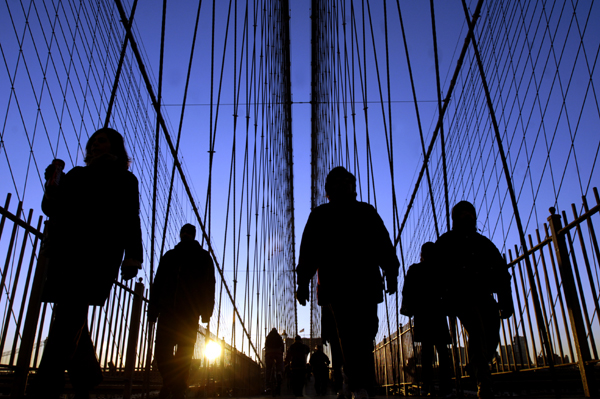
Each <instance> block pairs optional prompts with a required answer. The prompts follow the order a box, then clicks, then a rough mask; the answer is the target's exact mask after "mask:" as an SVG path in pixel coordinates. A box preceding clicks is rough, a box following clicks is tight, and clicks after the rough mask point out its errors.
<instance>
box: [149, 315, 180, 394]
mask: <svg viewBox="0 0 600 399" xmlns="http://www.w3.org/2000/svg"><path fill="white" fill-rule="evenodd" d="M175 345H176V343H175V338H174V336H173V331H172V323H171V320H170V319H169V318H168V317H165V316H163V315H162V314H161V315H160V317H159V319H158V323H157V325H156V341H155V344H154V360H156V366H157V367H158V371H159V372H160V376H161V377H162V380H163V387H162V389H161V393H160V395H161V396H160V397H165V398H166V397H167V396H168V394H169V393H170V392H171V389H172V387H173V374H174V373H173V367H174V365H173V363H174V359H173V351H174V349H175Z"/></svg>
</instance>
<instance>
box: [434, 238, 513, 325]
mask: <svg viewBox="0 0 600 399" xmlns="http://www.w3.org/2000/svg"><path fill="white" fill-rule="evenodd" d="M435 257H436V260H435V262H436V263H437V264H438V265H439V270H440V273H441V275H440V277H441V281H443V285H442V300H443V302H444V305H445V306H446V308H447V313H448V314H450V315H454V314H456V312H457V311H458V310H460V309H463V308H465V307H472V306H477V304H478V303H479V304H483V303H488V302H490V301H493V300H494V299H493V297H492V294H493V293H499V294H505V293H507V292H508V295H509V296H510V279H511V276H510V273H509V271H508V268H507V266H506V261H505V260H504V258H503V257H502V255H500V252H499V251H498V248H496V246H495V245H494V243H492V242H491V241H490V240H489V239H488V238H487V237H484V236H482V235H481V234H479V233H477V232H475V231H473V232H464V231H460V230H452V231H449V232H447V233H445V234H443V235H442V236H441V237H440V238H439V239H438V240H437V241H436V243H435Z"/></svg>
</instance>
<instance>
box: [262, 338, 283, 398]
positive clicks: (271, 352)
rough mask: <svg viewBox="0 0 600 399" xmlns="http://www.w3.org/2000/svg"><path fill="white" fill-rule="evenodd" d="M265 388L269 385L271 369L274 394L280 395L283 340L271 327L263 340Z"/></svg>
mask: <svg viewBox="0 0 600 399" xmlns="http://www.w3.org/2000/svg"><path fill="white" fill-rule="evenodd" d="M265 363H266V364H265V386H267V387H269V384H271V382H272V381H271V377H272V375H273V368H275V378H276V387H275V392H274V394H276V395H280V394H281V381H282V379H283V339H282V338H281V335H279V333H278V332H277V329H276V328H275V327H273V328H272V329H271V331H270V332H269V334H267V338H265Z"/></svg>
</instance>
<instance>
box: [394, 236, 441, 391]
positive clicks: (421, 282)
mask: <svg viewBox="0 0 600 399" xmlns="http://www.w3.org/2000/svg"><path fill="white" fill-rule="evenodd" d="M434 251H435V244H434V243H432V242H426V243H425V244H423V245H422V246H421V261H420V262H419V263H415V264H414V265H411V266H410V267H409V268H408V271H407V272H406V277H405V278H404V287H403V289H402V307H401V309H400V313H402V314H403V315H405V316H409V317H413V316H414V320H413V340H414V341H415V342H420V343H421V370H422V381H423V389H422V391H424V393H425V394H431V395H434V394H435V389H434V385H433V364H432V363H433V359H434V355H435V351H436V350H437V353H438V359H439V367H438V371H439V378H440V392H439V393H440V396H446V395H448V394H450V391H451V374H452V371H451V370H452V366H451V362H450V354H449V352H448V345H449V344H450V343H452V340H451V338H450V331H449V329H448V321H447V320H446V315H445V313H444V310H445V309H444V306H443V303H442V284H443V281H442V280H441V273H440V271H439V266H440V265H439V264H436V263H434V262H433V259H434V255H435V254H434ZM434 348H435V349H434Z"/></svg>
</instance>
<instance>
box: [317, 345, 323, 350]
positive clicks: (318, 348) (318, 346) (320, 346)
mask: <svg viewBox="0 0 600 399" xmlns="http://www.w3.org/2000/svg"><path fill="white" fill-rule="evenodd" d="M315 350H316V351H323V345H320V344H317V345H315Z"/></svg>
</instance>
